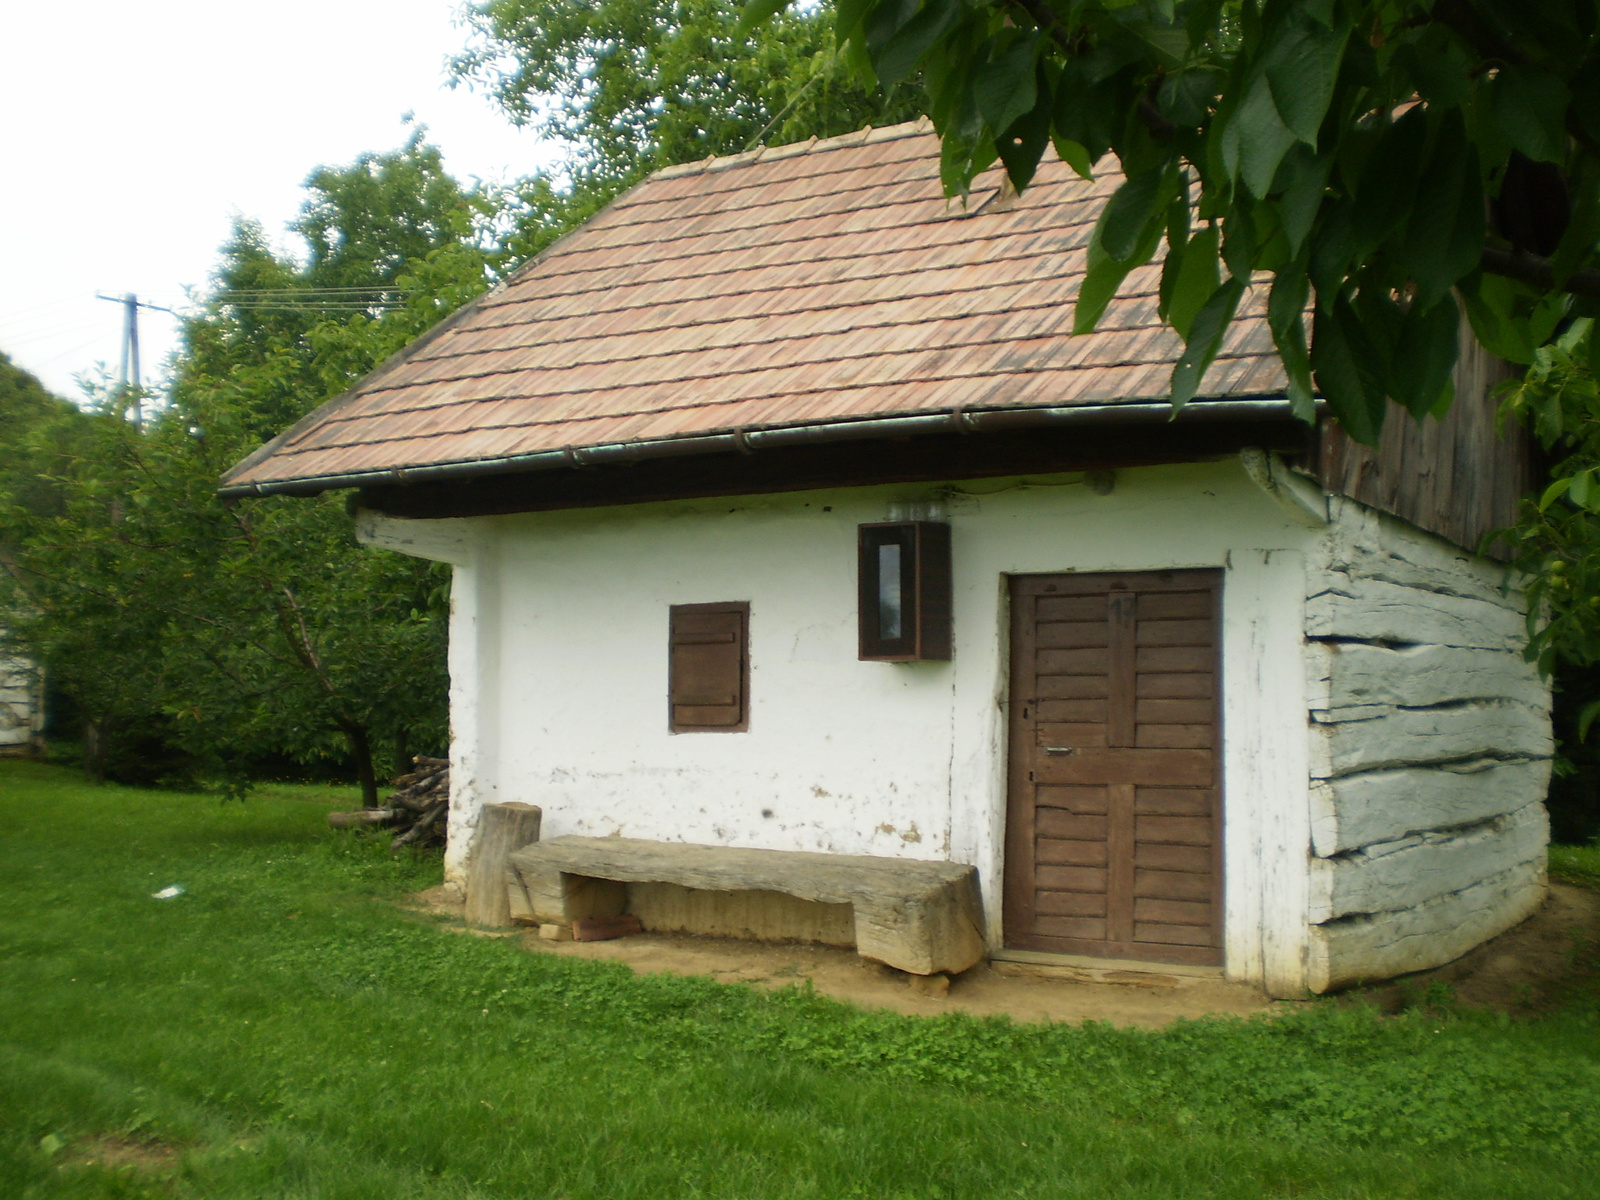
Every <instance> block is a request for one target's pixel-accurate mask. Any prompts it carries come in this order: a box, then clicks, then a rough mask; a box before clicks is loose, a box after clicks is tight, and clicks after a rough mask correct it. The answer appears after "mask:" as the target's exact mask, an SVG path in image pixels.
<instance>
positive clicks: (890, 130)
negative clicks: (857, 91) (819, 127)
mask: <svg viewBox="0 0 1600 1200" xmlns="http://www.w3.org/2000/svg"><path fill="white" fill-rule="evenodd" d="M932 129H933V123H932V122H931V121H929V120H928V118H927V117H918V118H917V119H916V120H915V121H901V122H900V123H898V124H896V125H883V126H873V125H866V126H863V127H862V128H860V129H852V130H851V131H850V132H849V133H836V134H834V135H833V136H832V137H825V138H819V137H817V136H816V135H815V134H812V135H811V137H809V138H807V139H806V140H805V141H803V142H786V143H785V144H783V145H782V146H765V145H763V146H758V147H757V148H756V149H754V150H741V151H739V152H738V153H736V154H708V155H706V157H704V158H697V159H695V160H694V161H692V162H686V163H673V164H672V165H671V166H666V167H658V168H656V169H655V170H654V171H652V172H650V174H649V175H647V176H646V177H645V181H646V182H653V181H655V180H658V179H678V178H681V177H682V176H684V175H701V174H706V173H709V172H711V171H730V170H733V169H734V168H735V167H748V166H754V165H755V163H757V162H758V161H760V160H762V159H763V158H774V159H776V158H790V157H793V156H794V155H797V154H810V153H811V152H812V151H814V150H834V149H839V148H842V147H845V146H866V145H870V144H873V143H876V142H892V141H896V140H898V139H900V138H907V137H917V136H918V135H920V134H924V133H929V132H931V131H932Z"/></svg>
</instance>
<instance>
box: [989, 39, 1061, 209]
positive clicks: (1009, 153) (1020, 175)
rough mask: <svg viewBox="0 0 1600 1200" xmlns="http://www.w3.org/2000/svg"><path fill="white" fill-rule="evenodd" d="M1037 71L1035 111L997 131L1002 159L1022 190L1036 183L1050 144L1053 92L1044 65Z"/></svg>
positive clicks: (1007, 173) (996, 143)
mask: <svg viewBox="0 0 1600 1200" xmlns="http://www.w3.org/2000/svg"><path fill="white" fill-rule="evenodd" d="M1035 72H1036V74H1038V75H1039V76H1040V78H1039V80H1038V87H1037V89H1036V95H1037V102H1036V103H1035V104H1034V106H1033V110H1032V111H1031V112H1026V113H1023V114H1022V116H1020V117H1018V118H1017V119H1016V120H1015V121H1013V122H1012V123H1011V125H1010V127H1009V128H1008V129H1006V131H1005V132H1004V133H1002V134H997V135H996V137H995V143H994V144H995V149H996V150H997V151H998V152H999V154H1000V161H1001V162H1003V163H1005V165H1006V176H1007V178H1009V179H1010V180H1011V186H1012V187H1014V188H1016V189H1017V191H1019V192H1020V191H1022V190H1023V189H1024V188H1026V187H1027V186H1028V184H1030V183H1032V182H1033V175H1034V172H1035V171H1037V170H1038V169H1039V160H1040V158H1042V157H1043V156H1044V148H1045V147H1046V146H1048V145H1049V144H1050V111H1051V104H1050V91H1049V88H1048V86H1047V85H1046V83H1045V80H1044V79H1043V74H1044V70H1043V68H1042V67H1036V68H1035Z"/></svg>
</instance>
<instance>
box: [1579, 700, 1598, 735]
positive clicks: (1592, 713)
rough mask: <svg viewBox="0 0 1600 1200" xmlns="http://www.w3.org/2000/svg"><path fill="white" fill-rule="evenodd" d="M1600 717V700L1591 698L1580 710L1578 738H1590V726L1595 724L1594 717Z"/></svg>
mask: <svg viewBox="0 0 1600 1200" xmlns="http://www.w3.org/2000/svg"><path fill="white" fill-rule="evenodd" d="M1596 717H1600V700H1591V701H1589V703H1587V704H1585V705H1584V706H1583V707H1582V708H1581V709H1579V710H1578V740H1579V741H1580V742H1586V741H1588V740H1589V727H1590V726H1591V725H1593V724H1594V719H1595V718H1596Z"/></svg>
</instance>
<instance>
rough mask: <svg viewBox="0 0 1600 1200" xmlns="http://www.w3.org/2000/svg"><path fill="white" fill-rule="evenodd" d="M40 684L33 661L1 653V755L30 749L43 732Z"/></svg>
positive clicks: (42, 706) (42, 698)
mask: <svg viewBox="0 0 1600 1200" xmlns="http://www.w3.org/2000/svg"><path fill="white" fill-rule="evenodd" d="M42 684H43V680H42V679H41V677H40V673H39V670H38V668H37V667H35V666H34V664H33V663H31V662H29V661H28V660H27V659H24V658H16V657H13V656H10V655H6V654H4V653H0V754H17V753H21V752H23V751H26V750H29V749H31V748H32V747H33V746H34V745H35V743H36V742H37V741H38V739H39V736H40V734H42V733H43V731H44V695H43V686H42Z"/></svg>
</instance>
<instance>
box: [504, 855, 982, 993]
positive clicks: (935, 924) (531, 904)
mask: <svg viewBox="0 0 1600 1200" xmlns="http://www.w3.org/2000/svg"><path fill="white" fill-rule="evenodd" d="M506 883H507V890H508V893H509V900H510V909H511V918H512V919H513V920H516V921H520V922H522V923H525V924H542V923H555V924H562V925H565V924H570V923H571V922H572V921H573V920H575V919H577V918H579V917H612V916H618V915H620V914H621V913H622V912H623V911H624V909H625V908H626V907H628V904H629V897H628V887H627V885H629V884H635V885H638V884H672V885H676V886H677V887H679V888H688V889H695V890H696V891H698V892H713V893H744V894H769V895H770V894H771V893H782V894H783V895H786V896H792V897H798V898H799V899H801V900H806V901H815V902H817V903H820V904H825V905H846V904H847V905H849V906H850V908H851V909H852V910H853V913H854V923H855V935H854V944H855V947H856V952H857V953H859V954H860V955H861V956H862V957H863V958H871V959H876V960H878V961H879V962H884V963H887V964H888V965H889V966H891V967H898V968H899V969H900V970H902V971H907V972H910V973H911V974H914V975H932V974H936V973H938V972H948V973H955V972H959V971H965V970H966V969H967V968H968V967H970V966H973V965H974V964H975V963H977V962H978V961H979V960H980V959H982V958H983V956H984V950H985V948H984V938H983V917H982V910H981V908H980V907H979V901H978V873H977V869H976V868H974V867H969V866H964V865H962V864H961V863H950V862H920V861H917V860H914V859H904V858H876V857H868V856H864V855H847V854H810V853H805V852H803V851H797V850H742V849H736V848H734V847H731V846H699V845H692V844H686V843H679V842H648V841H640V840H637V839H633V838H587V837H558V838H551V839H550V840H549V841H547V842H537V843H535V844H533V845H531V846H525V847H523V848H522V849H520V850H517V851H515V852H513V853H512V854H511V855H510V857H509V858H508V860H507V867H506ZM645 925H646V928H649V927H650V922H649V920H648V919H646V920H645Z"/></svg>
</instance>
